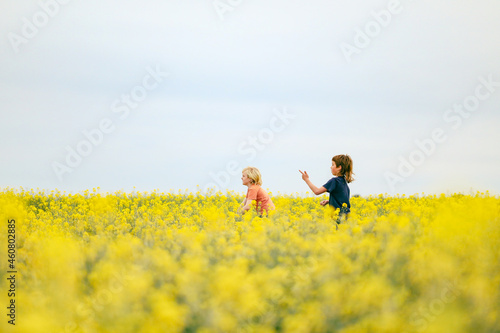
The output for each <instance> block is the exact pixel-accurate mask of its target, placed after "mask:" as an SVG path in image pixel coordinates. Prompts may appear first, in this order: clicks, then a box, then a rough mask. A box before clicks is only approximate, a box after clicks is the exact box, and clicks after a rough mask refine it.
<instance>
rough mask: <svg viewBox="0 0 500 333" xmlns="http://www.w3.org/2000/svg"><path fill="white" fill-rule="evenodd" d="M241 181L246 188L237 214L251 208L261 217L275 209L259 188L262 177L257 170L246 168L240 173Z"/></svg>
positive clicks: (263, 191) (266, 195)
mask: <svg viewBox="0 0 500 333" xmlns="http://www.w3.org/2000/svg"><path fill="white" fill-rule="evenodd" d="M241 181H242V183H243V185H245V186H248V191H247V195H246V197H245V200H243V202H242V203H241V206H240V208H239V209H238V213H240V214H241V215H243V214H245V213H246V212H247V211H248V210H250V208H251V207H252V206H254V207H255V208H256V210H257V212H258V213H259V214H260V215H261V216H262V215H263V214H266V215H267V213H268V211H269V210H273V209H275V206H274V203H273V201H272V200H271V198H270V197H269V195H268V194H267V192H266V191H265V190H264V189H263V188H262V187H261V185H262V176H261V174H260V171H259V169H257V168H254V167H246V168H245V169H243V171H242V172H241Z"/></svg>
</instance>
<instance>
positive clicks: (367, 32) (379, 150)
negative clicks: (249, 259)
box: [0, 0, 500, 196]
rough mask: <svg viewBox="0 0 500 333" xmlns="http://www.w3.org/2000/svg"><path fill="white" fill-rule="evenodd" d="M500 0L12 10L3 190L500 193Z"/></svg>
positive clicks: (4, 52)
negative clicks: (348, 162)
mask: <svg viewBox="0 0 500 333" xmlns="http://www.w3.org/2000/svg"><path fill="white" fill-rule="evenodd" d="M499 32H500V2H498V1H497V0H485V1H471V0H470V1H456V0H455V1H451V0H443V1H424V0H421V1H411V0H401V1H398V0H390V1H378V0H377V1H375V0H369V1H367V0H364V1H359V0H358V1H356V0H354V1H323V0H310V1H304V0H289V1H281V0H276V1H269V0H268V1H263V0H253V1H244V0H220V1H219V0H217V1H212V0H205V1H199V0H198V1H190V0H183V1H181V0H167V1H158V0H156V1H153V0H142V1H136V0H134V1H132V0H120V1H118V0H100V1H96V0H86V1H77V0H40V1H22V2H21V1H8V2H7V1H2V2H1V3H0V33H1V36H2V38H1V39H0V50H1V56H0V115H1V121H0V142H1V145H0V156H1V159H2V163H1V164H0V187H1V188H16V189H19V188H21V187H22V188H24V189H32V188H33V189H37V188H38V189H41V190H48V191H50V190H56V189H57V190H60V191H67V192H72V193H77V192H81V191H84V190H86V189H90V190H91V189H93V188H97V187H98V188H99V191H100V192H115V191H126V192H131V191H148V192H150V191H154V190H158V191H160V192H169V191H175V192H176V191H179V190H181V191H185V190H188V191H192V192H196V191H198V190H199V191H201V192H203V193H205V192H206V191H208V189H209V188H214V189H215V190H222V191H226V190H230V191H236V192H245V191H246V187H245V186H243V185H242V184H241V179H240V177H241V170H242V169H243V168H244V167H246V166H255V167H257V168H259V169H260V171H261V173H262V177H263V187H264V188H267V189H269V190H270V191H271V192H272V193H273V194H278V193H283V194H296V193H299V194H305V193H306V191H308V190H309V189H308V187H307V185H306V184H305V183H304V181H303V180H302V178H301V174H300V172H299V170H306V171H307V172H308V174H309V175H310V177H311V181H312V182H313V183H314V184H315V185H317V186H321V185H323V184H325V183H326V182H327V181H328V179H330V178H331V177H332V174H331V172H330V165H331V159H332V157H333V156H334V155H337V154H349V155H350V156H351V157H352V159H353V162H354V173H355V181H354V182H352V183H351V184H350V188H351V195H354V194H359V195H363V196H367V195H378V194H389V195H397V194H407V195H412V194H421V193H424V194H439V193H445V194H452V193H456V192H460V193H465V194H469V193H475V192H476V191H489V192H490V193H492V194H499V193H500V177H498V170H500V154H499V151H500V150H499V148H500V147H499V146H500V131H498V127H499V125H500V115H499V108H500V61H499V59H500V39H498V33H499Z"/></svg>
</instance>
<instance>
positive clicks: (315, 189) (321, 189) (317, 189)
mask: <svg viewBox="0 0 500 333" xmlns="http://www.w3.org/2000/svg"><path fill="white" fill-rule="evenodd" d="M299 172H300V173H301V174H302V179H303V180H304V181H305V182H306V184H307V186H309V188H310V189H311V191H313V193H314V194H316V195H320V194H322V193H325V192H326V188H325V187H324V186H321V187H317V186H316V185H314V184H313V183H312V182H311V180H310V179H309V175H308V174H307V171H304V172H302V171H300V170H299Z"/></svg>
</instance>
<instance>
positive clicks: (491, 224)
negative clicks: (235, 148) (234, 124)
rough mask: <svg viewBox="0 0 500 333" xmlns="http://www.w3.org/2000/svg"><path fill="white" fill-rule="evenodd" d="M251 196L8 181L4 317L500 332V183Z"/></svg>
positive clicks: (171, 327) (174, 326) (153, 327)
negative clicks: (336, 196)
mask: <svg viewBox="0 0 500 333" xmlns="http://www.w3.org/2000/svg"><path fill="white" fill-rule="evenodd" d="M242 198H243V195H242V194H238V193H234V192H228V193H221V192H219V193H212V194H211V195H208V196H203V195H200V194H199V193H194V194H193V193H182V192H179V193H178V194H173V193H159V192H152V193H140V192H137V193H122V192H117V193H114V194H105V195H103V194H99V193H97V191H96V190H94V191H85V192H83V193H80V194H65V193H60V192H58V191H52V192H50V193H44V192H40V191H33V190H31V191H26V190H22V189H21V190H13V189H4V190H3V191H2V192H0V219H1V220H2V221H3V222H4V223H3V225H4V227H2V228H1V229H0V248H2V249H4V250H3V251H0V256H2V257H3V258H2V260H1V261H0V262H1V267H0V270H1V272H2V273H1V274H2V276H3V278H2V280H1V282H0V291H1V292H0V304H3V305H5V306H3V307H2V308H3V309H4V314H3V315H2V317H3V320H2V323H1V324H0V327H1V332H30V333H31V332H202V333H208V332H346V333H347V332H349V333H350V332H398V333H400V332H500V313H499V309H500V265H499V263H500V258H499V257H500V255H499V254H500V199H499V198H498V197H496V196H491V195H489V194H488V193H477V194H474V195H461V194H455V195H440V196H434V195H428V196H425V195H420V196H419V195H416V196H409V197H406V196H402V197H401V196H398V197H390V196H385V195H380V196H371V197H366V198H361V197H355V198H352V199H351V204H352V209H351V211H352V212H351V214H350V217H349V219H348V220H347V221H346V222H344V223H342V224H340V225H339V228H338V230H336V228H335V222H334V221H335V212H332V211H330V210H328V209H325V208H324V207H322V206H320V205H319V200H321V198H319V199H318V198H307V197H306V198H304V197H298V196H293V195H278V196H273V202H274V203H275V205H276V211H274V212H272V213H271V214H270V216H269V217H264V218H260V217H258V216H256V214H255V213H247V214H246V215H244V216H243V217H239V215H238V214H236V211H237V208H238V206H239V203H240V202H241V200H242ZM9 219H15V221H16V246H17V256H16V269H17V271H18V273H17V286H16V291H17V293H16V305H17V308H16V311H17V318H16V325H15V327H13V326H12V325H9V324H8V323H7V320H8V317H6V316H5V314H6V313H7V310H6V306H7V305H8V302H9V297H7V290H8V288H9V286H8V283H9V281H8V280H7V279H6V277H5V276H6V273H5V272H7V271H8V267H7V265H8V262H7V227H6V224H7V221H8V220H9Z"/></svg>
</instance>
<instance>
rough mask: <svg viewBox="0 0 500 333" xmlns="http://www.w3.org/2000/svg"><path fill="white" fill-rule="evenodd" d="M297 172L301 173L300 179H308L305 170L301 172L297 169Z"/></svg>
mask: <svg viewBox="0 0 500 333" xmlns="http://www.w3.org/2000/svg"><path fill="white" fill-rule="evenodd" d="M299 172H300V173H301V174H302V180H307V179H309V175H308V174H307V171H304V172H302V171H300V170H299Z"/></svg>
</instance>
